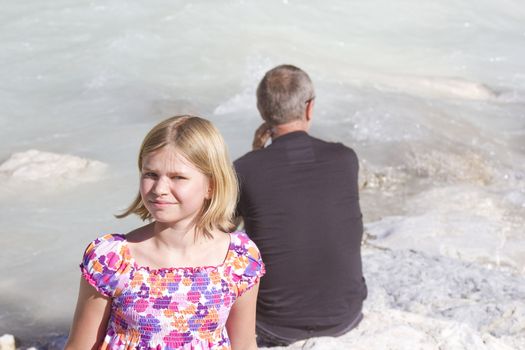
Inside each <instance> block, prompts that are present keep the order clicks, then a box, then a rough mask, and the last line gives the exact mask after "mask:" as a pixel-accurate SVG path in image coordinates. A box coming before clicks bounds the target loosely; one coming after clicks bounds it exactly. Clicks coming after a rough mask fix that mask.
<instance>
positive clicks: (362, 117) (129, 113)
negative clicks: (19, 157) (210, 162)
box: [0, 0, 525, 339]
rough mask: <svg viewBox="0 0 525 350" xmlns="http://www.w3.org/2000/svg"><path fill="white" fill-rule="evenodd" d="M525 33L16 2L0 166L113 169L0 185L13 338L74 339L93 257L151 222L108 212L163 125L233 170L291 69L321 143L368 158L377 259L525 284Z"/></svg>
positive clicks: (357, 19) (3, 267)
mask: <svg viewBox="0 0 525 350" xmlns="http://www.w3.org/2000/svg"><path fill="white" fill-rule="evenodd" d="M524 23H525V7H523V4H522V3H521V1H520V0H504V1H499V2H497V3H496V2H493V1H488V0H481V1H477V2H475V3H474V2H472V1H467V0H463V1H452V0H444V1H440V2H433V1H418V0H402V1H395V2H389V1H386V0H374V1H366V2H364V1H331V2H330V3H328V4H327V3H326V2H320V1H292V0H284V1H265V2H256V1H223V2H212V1H192V2H184V1H156V2H154V3H151V2H148V3H146V2H142V1H123V0H116V1H112V2H106V1H82V0H79V1H75V2H73V1H67V0H53V1H51V2H38V1H34V0H20V1H17V2H5V3H4V4H3V5H2V12H1V13H0V42H1V50H0V63H1V64H0V67H1V68H0V77H1V79H0V104H1V105H2V113H1V115H0V145H1V148H0V161H5V160H8V159H9V158H10V157H11V156H12V155H13V154H15V153H17V152H25V151H27V150H30V149H34V150H37V151H39V152H51V153H55V154H58V155H72V156H75V157H80V158H81V159H88V160H95V161H99V162H102V163H103V164H105V165H106V166H105V168H104V170H102V171H100V172H96V171H95V172H89V171H88V173H89V174H90V175H89V176H87V175H86V174H84V173H82V172H78V171H76V170H74V168H75V166H74V164H77V163H75V161H72V163H67V162H59V163H58V164H59V165H61V166H62V167H63V168H65V169H60V168H59V170H56V169H55V171H54V172H53V171H47V170H45V169H49V161H48V164H47V165H46V164H45V162H44V164H40V165H38V164H36V165H35V166H36V171H33V174H37V175H38V174H40V175H41V176H40V178H39V179H37V180H34V179H32V180H27V179H23V178H20V177H17V176H12V175H11V173H9V172H0V177H1V179H2V186H1V187H0V205H1V206H2V211H1V212H0V220H1V222H2V228H0V244H1V247H2V254H1V255H0V276H2V278H1V279H0V334H3V333H6V332H10V333H14V334H16V335H17V336H19V337H21V338H26V339H35V338H38V337H39V336H41V335H43V334H52V332H63V331H64V329H67V328H68V325H69V323H70V321H71V317H72V312H73V308H74V303H75V300H76V292H77V285H78V279H79V271H78V267H77V265H78V263H79V259H80V257H81V255H82V252H83V249H84V248H85V246H86V245H87V243H88V242H89V241H90V240H92V239H93V238H95V237H96V236H98V235H100V234H101V233H103V232H126V231H127V230H129V229H130V228H132V227H134V226H136V225H138V220H136V219H134V218H129V219H125V220H116V219H115V218H114V217H113V216H112V215H113V214H115V213H118V212H119V211H120V210H121V209H122V208H124V207H126V206H127V204H128V203H129V201H131V199H132V198H133V196H134V195H135V192H136V190H137V175H136V168H135V167H136V164H135V162H136V160H135V158H136V155H137V151H138V147H139V144H140V142H141V140H142V138H143V136H144V134H145V132H146V131H147V130H148V129H149V128H150V127H151V126H153V125H154V124H155V123H156V122H157V121H159V120H161V119H163V118H164V117H168V116H171V115H174V114H179V113H194V114H199V115H202V116H205V117H208V118H209V119H211V120H212V121H213V122H214V123H215V124H216V125H217V126H218V127H219V128H220V130H221V131H222V133H223V134H224V136H225V138H226V140H227V143H228V145H229V148H230V152H231V154H232V158H236V157H238V156H240V155H242V154H243V153H245V152H246V151H247V150H248V148H249V146H250V144H251V136H252V134H253V130H254V129H255V128H256V127H257V126H258V124H259V123H260V119H259V117H258V114H257V111H256V108H255V98H254V92H255V86H256V84H257V82H258V81H259V80H260V78H261V77H262V74H263V73H264V72H265V71H266V70H267V69H269V68H271V67H273V66H275V65H277V64H280V63H293V64H296V65H298V66H300V67H302V68H304V69H305V70H306V71H308V72H309V74H310V75H311V77H312V79H313V81H314V84H315V86H316V96H317V98H316V106H315V115H314V124H313V129H312V134H314V135H316V136H318V137H321V138H325V139H329V140H334V141H340V142H344V143H345V144H347V145H349V146H351V147H353V148H354V149H355V150H356V151H357V153H358V155H359V156H360V160H361V170H362V171H361V185H362V206H363V212H364V216H365V222H366V228H367V242H368V243H369V244H372V245H374V246H380V247H387V248H392V249H414V250H419V251H422V252H425V253H428V254H435V255H437V256H446V257H448V258H452V259H458V260H461V261H466V262H472V263H475V264H477V266H480V267H489V268H495V269H505V271H507V270H508V271H511V273H517V274H523V273H525V244H524V243H525V236H524V235H523V227H524V226H523V225H524V224H525V165H524V164H525V63H524V61H523V57H525V45H524V44H525V24H524ZM68 159H69V158H68ZM67 164H69V165H67ZM71 164H73V165H71ZM33 165H34V164H33ZM39 166H40V168H39ZM59 174H62V175H59ZM64 174H65V175H64Z"/></svg>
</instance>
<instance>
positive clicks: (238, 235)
mask: <svg viewBox="0 0 525 350" xmlns="http://www.w3.org/2000/svg"><path fill="white" fill-rule="evenodd" d="M230 237H231V243H230V249H231V250H234V251H236V252H237V253H242V254H251V255H260V252H259V248H257V245H256V244H255V243H254V242H253V241H252V240H251V239H250V237H248V235H247V234H246V232H242V231H236V232H232V233H230Z"/></svg>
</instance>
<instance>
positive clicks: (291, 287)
mask: <svg viewBox="0 0 525 350" xmlns="http://www.w3.org/2000/svg"><path fill="white" fill-rule="evenodd" d="M314 98H315V95H314V89H313V85H312V82H311V80H310V78H309V77H308V75H307V74H306V73H305V72H304V71H302V70H301V69H299V68H297V67H294V66H291V65H282V66H278V67H276V68H274V69H272V70H270V71H268V72H267V73H266V75H265V76H264V78H263V79H262V81H261V82H260V83H259V86H258V88H257V108H258V109H259V112H260V114H261V116H262V118H263V119H264V121H265V122H264V123H263V124H262V125H261V126H260V127H259V128H258V129H257V131H256V133H255V138H254V142H253V148H254V150H253V151H251V152H249V153H247V154H246V155H244V156H243V157H241V158H239V159H238V160H236V161H235V168H236V170H237V174H238V177H239V180H240V186H241V195H240V201H239V204H238V208H237V210H238V214H239V215H240V216H242V218H243V220H244V225H245V229H246V232H247V233H248V235H249V236H250V238H251V239H252V240H253V241H254V242H255V243H256V244H257V246H258V247H259V249H260V250H261V253H262V256H263V257H264V261H265V264H266V269H267V273H266V276H265V277H264V278H263V279H262V280H261V284H260V289H259V297H258V300H257V339H258V342H259V345H260V346H272V345H288V344H290V343H293V342H294V341H297V340H301V339H306V338H310V337H317V336H339V335H342V334H344V333H346V332H348V331H349V330H351V329H352V328H354V327H355V326H356V325H357V324H358V323H359V322H360V321H361V319H362V317H363V316H362V313H361V308H362V304H363V300H364V299H365V298H366V295H367V289H366V284H365V280H364V278H363V273H362V267H361V237H362V234H363V224H362V215H361V210H360V207H359V196H358V182H357V175H358V160H357V156H356V154H355V152H354V151H353V150H352V149H350V148H348V147H346V146H344V145H342V144H340V143H331V142H325V141H322V140H319V139H316V138H313V137H311V136H310V135H308V134H307V131H308V129H309V127H310V123H311V121H312V111H313V106H314ZM269 138H271V139H272V143H271V144H270V145H269V146H268V147H266V148H264V145H265V143H266V141H267V140H268V139H269Z"/></svg>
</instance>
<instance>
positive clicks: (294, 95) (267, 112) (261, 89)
mask: <svg viewBox="0 0 525 350" xmlns="http://www.w3.org/2000/svg"><path fill="white" fill-rule="evenodd" d="M314 98H315V95H314V86H313V84H312V81H311V80H310V77H309V76H308V74H306V72H304V71H303V70H301V69H300V68H297V67H295V66H292V65H288V64H283V65H280V66H277V67H275V68H273V69H271V70H269V71H268V72H267V73H266V74H265V75H264V78H263V79H262V80H261V82H260V83H259V86H258V87H257V109H258V110H259V113H260V114H261V116H262V118H263V119H264V120H265V121H266V122H267V123H269V124H270V125H279V124H286V123H288V122H291V121H294V120H301V119H303V118H304V115H305V110H306V104H307V102H309V101H311V100H313V99H314Z"/></svg>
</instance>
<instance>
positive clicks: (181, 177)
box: [171, 175, 186, 180]
mask: <svg viewBox="0 0 525 350" xmlns="http://www.w3.org/2000/svg"><path fill="white" fill-rule="evenodd" d="M171 179H172V180H185V179H186V177H184V176H180V175H176V176H172V177H171Z"/></svg>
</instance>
